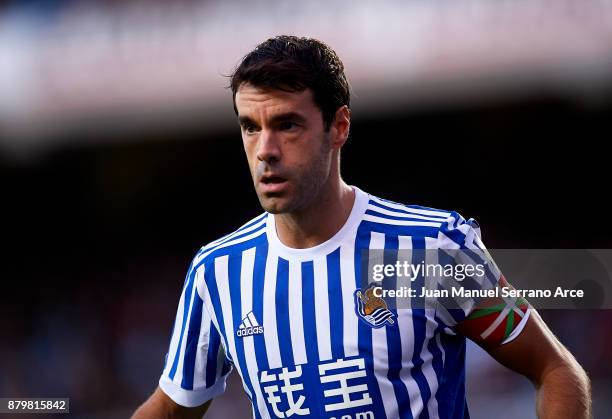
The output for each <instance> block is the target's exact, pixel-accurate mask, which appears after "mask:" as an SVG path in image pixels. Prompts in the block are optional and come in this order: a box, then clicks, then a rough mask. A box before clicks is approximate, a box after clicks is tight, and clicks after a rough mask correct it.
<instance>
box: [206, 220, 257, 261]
mask: <svg viewBox="0 0 612 419" xmlns="http://www.w3.org/2000/svg"><path fill="white" fill-rule="evenodd" d="M265 216H266V213H263V214H261V215H259V216H257V217H255V218H253V219H252V220H250V221H248V222H246V223H244V224H243V225H242V226H241V227H240V228H238V229H237V230H236V231H234V232H232V233H229V234H227V235H225V236H223V237H221V238H219V239H217V240H213V241H212V242H210V243H208V244H207V245H205V246H203V247H202V248H201V249H200V253H203V252H207V251H208V250H209V249H211V248H212V247H214V246H216V245H218V244H221V243H223V242H225V241H227V240H229V239H231V238H232V237H234V236H237V235H239V234H242V233H248V232H249V231H253V230H254V229H256V228H257V227H258V226H260V225H261V224H262V222H261V221H262V220H263V219H264V218H265ZM255 220H258V221H257V222H255ZM251 222H255V224H253V225H252V226H250V227H249V228H244V226H246V225H247V224H249V223H251ZM263 222H265V220H264V221H263Z"/></svg>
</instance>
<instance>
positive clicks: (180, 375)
mask: <svg viewBox="0 0 612 419" xmlns="http://www.w3.org/2000/svg"><path fill="white" fill-rule="evenodd" d="M193 280H194V284H193V287H192V288H191V294H189V308H188V310H189V314H188V315H187V321H186V322H185V329H184V330H183V341H182V342H181V349H180V351H179V359H178V365H177V367H176V374H175V375H174V380H173V381H174V382H175V383H177V384H179V385H180V383H181V381H182V380H183V362H184V361H185V347H186V346H187V333H188V332H189V322H190V321H191V312H192V306H193V296H194V294H195V293H196V292H197V287H196V285H195V278H194V279H193Z"/></svg>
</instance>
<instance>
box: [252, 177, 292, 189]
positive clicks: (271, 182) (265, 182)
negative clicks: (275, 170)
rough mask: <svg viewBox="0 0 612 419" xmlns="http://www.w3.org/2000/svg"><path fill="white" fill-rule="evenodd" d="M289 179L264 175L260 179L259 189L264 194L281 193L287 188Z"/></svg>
mask: <svg viewBox="0 0 612 419" xmlns="http://www.w3.org/2000/svg"><path fill="white" fill-rule="evenodd" d="M287 183H288V181H287V178H285V177H283V176H279V175H276V174H269V175H264V176H262V177H261V178H260V181H259V188H260V189H261V191H262V192H266V193H275V192H281V191H282V190H283V189H285V187H286V186H287Z"/></svg>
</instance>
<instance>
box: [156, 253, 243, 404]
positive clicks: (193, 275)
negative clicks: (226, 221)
mask: <svg viewBox="0 0 612 419" xmlns="http://www.w3.org/2000/svg"><path fill="white" fill-rule="evenodd" d="M204 269H205V267H204V264H201V265H198V264H196V262H195V260H194V262H193V263H192V265H191V267H190V268H189V271H188V273H187V278H186V279H185V284H184V286H183V291H182V293H181V297H180V300H179V305H178V310H177V314H176V318H175V321H174V329H173V331H172V337H171V339H170V347H169V349H168V353H167V354H166V360H165V364H164V369H163V372H162V375H161V377H160V379H159V386H160V388H161V389H162V390H163V391H164V392H165V393H166V394H167V395H168V396H169V397H170V398H171V399H172V400H174V401H175V402H176V403H178V404H180V405H182V406H185V407H194V406H200V405H202V404H204V403H205V402H207V401H208V400H210V399H212V398H213V397H215V396H217V395H219V394H221V393H223V392H224V391H225V385H226V384H225V383H226V379H227V376H228V375H229V373H230V372H231V370H232V365H231V363H230V361H229V360H228V358H227V357H226V355H225V350H224V345H223V342H222V337H221V335H220V334H219V332H218V330H217V328H216V327H215V322H214V321H213V319H212V317H211V314H210V313H211V312H210V311H209V304H210V300H209V298H207V295H208V294H207V290H206V286H205V279H204Z"/></svg>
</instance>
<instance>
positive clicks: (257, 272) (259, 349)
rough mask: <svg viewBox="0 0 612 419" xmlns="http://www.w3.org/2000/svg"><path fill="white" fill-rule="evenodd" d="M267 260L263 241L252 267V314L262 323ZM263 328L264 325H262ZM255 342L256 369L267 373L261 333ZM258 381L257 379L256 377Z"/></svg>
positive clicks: (266, 249) (266, 357)
mask: <svg viewBox="0 0 612 419" xmlns="http://www.w3.org/2000/svg"><path fill="white" fill-rule="evenodd" d="M267 258H268V242H267V241H263V242H262V243H261V244H260V245H259V246H257V250H255V266H254V267H253V314H254V315H255V318H256V319H259V320H260V321H263V309H264V302H263V290H264V279H265V275H266V261H267ZM263 326H264V327H265V325H263ZM253 341H254V342H255V358H256V359H257V367H258V369H259V371H267V370H268V369H269V365H268V354H267V351H266V342H265V339H264V335H263V333H261V334H259V335H253ZM258 381H259V377H258Z"/></svg>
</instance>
